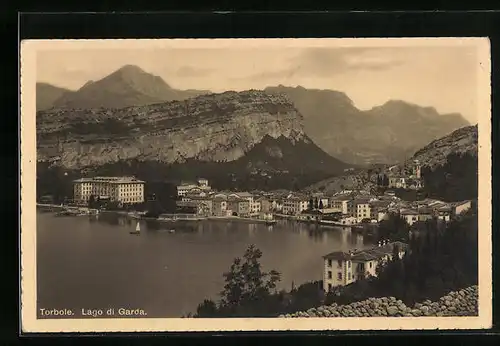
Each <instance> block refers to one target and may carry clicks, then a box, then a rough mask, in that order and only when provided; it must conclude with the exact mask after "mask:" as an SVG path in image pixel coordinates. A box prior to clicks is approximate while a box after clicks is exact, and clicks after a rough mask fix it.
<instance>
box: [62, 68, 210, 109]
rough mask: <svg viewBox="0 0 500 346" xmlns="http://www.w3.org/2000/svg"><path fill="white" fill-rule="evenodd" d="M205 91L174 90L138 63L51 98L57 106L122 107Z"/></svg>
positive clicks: (182, 97)
mask: <svg viewBox="0 0 500 346" xmlns="http://www.w3.org/2000/svg"><path fill="white" fill-rule="evenodd" d="M205 93H207V92H206V91H196V90H189V91H183V90H176V89H173V88H172V87H170V85H168V84H167V83H166V82H165V81H164V80H163V79H162V78H161V77H159V76H155V75H153V74H150V73H148V72H145V71H144V70H143V69H141V68H140V67H138V66H135V65H125V66H122V67H121V68H119V69H118V70H116V71H114V72H112V73H111V74H109V75H108V76H106V77H104V78H102V79H100V80H97V81H93V82H87V83H86V84H85V85H84V86H83V87H82V88H80V89H79V90H77V91H75V92H71V93H67V94H65V95H63V96H62V97H61V98H59V99H58V100H57V101H55V102H54V107H56V108H88V109H90V108H100V107H104V108H123V107H130V106H141V105H147V104H154V103H161V102H165V101H172V100H185V99H187V98H190V97H193V96H197V95H200V94H205Z"/></svg>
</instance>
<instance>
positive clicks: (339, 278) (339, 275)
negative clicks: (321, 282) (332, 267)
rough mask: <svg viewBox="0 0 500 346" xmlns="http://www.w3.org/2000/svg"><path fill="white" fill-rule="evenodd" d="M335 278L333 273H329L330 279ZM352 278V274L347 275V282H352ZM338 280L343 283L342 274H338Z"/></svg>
mask: <svg viewBox="0 0 500 346" xmlns="http://www.w3.org/2000/svg"><path fill="white" fill-rule="evenodd" d="M332 277H333V274H332V272H331V271H328V279H330V280H331V279H332ZM351 278H352V276H351V273H350V272H349V273H347V280H351ZM337 280H339V281H341V280H342V272H338V273H337Z"/></svg>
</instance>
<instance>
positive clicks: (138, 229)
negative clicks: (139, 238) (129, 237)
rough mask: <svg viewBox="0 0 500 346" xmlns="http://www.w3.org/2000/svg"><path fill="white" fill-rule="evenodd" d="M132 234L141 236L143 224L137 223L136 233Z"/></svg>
mask: <svg viewBox="0 0 500 346" xmlns="http://www.w3.org/2000/svg"><path fill="white" fill-rule="evenodd" d="M130 234H141V224H140V223H139V222H137V225H136V226H135V230H134V231H130Z"/></svg>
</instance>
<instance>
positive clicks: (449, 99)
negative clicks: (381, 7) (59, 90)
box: [36, 44, 479, 123]
mask: <svg viewBox="0 0 500 346" xmlns="http://www.w3.org/2000/svg"><path fill="white" fill-rule="evenodd" d="M36 63H37V81H38V82H46V83H50V84H53V85H56V86H60V87H66V88H69V89H73V90H76V89H78V88H80V87H81V86H82V85H83V84H85V83H86V82H87V81H89V80H93V81H96V80H99V79H101V78H103V77H105V76H106V75H108V74H110V73H112V72H113V71H115V70H117V69H119V68H120V67H121V66H123V65H127V64H129V65H137V66H139V67H141V68H142V69H143V70H145V71H146V72H149V73H152V74H154V75H157V76H160V77H162V78H163V79H164V80H165V81H166V82H167V83H168V84H169V85H170V86H172V87H174V88H176V89H203V90H207V89H208V90H211V91H213V92H222V91H226V90H235V91H240V90H248V89H263V88H265V87H267V86H276V85H279V84H282V85H286V86H297V85H301V86H303V87H305V88H311V89H330V90H337V91H342V92H345V93H346V94H347V96H348V97H349V98H350V99H351V100H353V102H354V104H355V106H356V107H358V108H359V109H370V108H372V107H374V106H379V105H382V104H383V103H385V102H387V101H388V100H395V99H398V100H404V101H407V102H411V103H415V104H418V105H420V106H432V107H435V108H436V109H437V111H438V112H440V113H452V112H457V113H461V114H462V115H463V116H464V117H465V118H466V119H467V120H468V121H469V122H471V123H477V116H478V115H477V99H478V97H477V93H478V91H477V90H478V76H477V75H478V72H477V71H478V63H479V60H478V55H477V49H476V48H475V47H474V46H471V45H456V44H455V45H448V46H446V45H443V46H439V45H430V46H425V45H417V46H409V45H406V46H400V47H398V46H380V47H378V46H373V45H369V46H366V47H363V46H361V45H357V46H348V47H341V46H338V47H335V46H333V47H332V46H328V47H322V46H311V47H300V46H284V47H281V46H279V45H274V46H273V45H269V44H267V45H262V47H259V46H252V47H250V46H249V47H245V46H244V45H237V46H228V47H216V46H214V45H212V46H211V47H210V48H209V47H204V48H196V46H193V45H191V46H190V47H184V48H183V47H177V48H175V47H166V48H158V47H156V48H154V49H153V48H147V46H145V47H144V46H143V47H141V48H134V49H131V48H119V49H118V48H106V47H103V48H89V49H45V50H40V51H38V52H37V62H36Z"/></svg>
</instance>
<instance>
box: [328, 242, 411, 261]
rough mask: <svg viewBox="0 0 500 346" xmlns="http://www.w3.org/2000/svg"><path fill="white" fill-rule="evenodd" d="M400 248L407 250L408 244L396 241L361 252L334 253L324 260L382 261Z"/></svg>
mask: <svg viewBox="0 0 500 346" xmlns="http://www.w3.org/2000/svg"><path fill="white" fill-rule="evenodd" d="M395 246H397V247H399V249H400V250H403V251H404V250H406V248H407V244H405V243H403V242H400V241H395V242H392V243H388V244H385V245H381V246H375V247H373V248H371V249H366V250H360V251H356V252H351V253H349V252H344V251H334V252H331V253H329V254H327V255H325V256H323V258H324V259H332V260H342V261H345V260H352V261H372V260H376V259H380V258H382V257H384V256H386V255H390V254H392V252H393V251H394V247H395Z"/></svg>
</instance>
